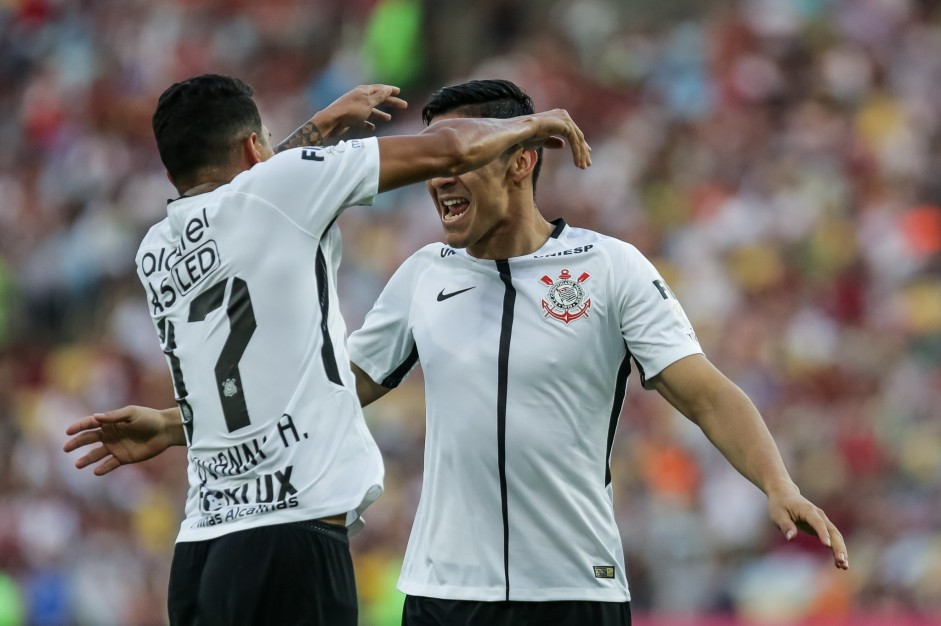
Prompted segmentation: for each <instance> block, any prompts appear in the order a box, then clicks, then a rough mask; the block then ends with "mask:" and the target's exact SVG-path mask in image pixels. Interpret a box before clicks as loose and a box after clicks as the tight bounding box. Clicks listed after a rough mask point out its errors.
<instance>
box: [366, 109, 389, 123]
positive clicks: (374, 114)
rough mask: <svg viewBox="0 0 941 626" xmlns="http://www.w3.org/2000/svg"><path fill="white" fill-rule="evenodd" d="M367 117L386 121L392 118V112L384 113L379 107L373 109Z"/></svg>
mask: <svg viewBox="0 0 941 626" xmlns="http://www.w3.org/2000/svg"><path fill="white" fill-rule="evenodd" d="M369 119H379V120H382V121H384V122H388V121H389V120H391V119H392V114H391V113H386V112H385V111H380V110H379V109H373V110H372V111H371V112H370V113H369Z"/></svg>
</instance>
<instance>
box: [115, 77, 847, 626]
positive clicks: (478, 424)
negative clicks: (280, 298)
mask: <svg viewBox="0 0 941 626" xmlns="http://www.w3.org/2000/svg"><path fill="white" fill-rule="evenodd" d="M527 111H532V102H531V101H530V100H529V98H528V97H527V96H526V95H525V94H523V93H522V92H521V91H520V90H519V89H518V88H517V87H516V86H515V85H513V84H512V83H508V82H506V81H471V82H470V83H466V84H464V85H458V86H455V87H449V88H446V89H444V90H441V91H440V92H438V93H437V94H435V95H434V96H433V97H432V99H431V101H430V102H429V104H428V106H426V108H425V110H424V112H423V116H424V118H425V121H426V122H428V123H429V124H430V125H429V128H434V127H435V126H437V125H438V124H441V123H447V121H448V120H451V119H454V118H466V117H472V118H473V117H482V116H490V117H512V116H515V115H519V114H521V113H525V112H527ZM540 159H541V154H540V152H539V151H538V150H532V149H528V148H526V147H516V148H514V149H512V150H510V151H508V152H507V153H505V154H504V155H502V156H501V157H500V158H498V159H495V160H494V161H492V162H491V163H489V164H487V165H486V166H484V167H482V168H479V169H478V170H475V171H473V172H469V173H466V174H463V175H459V176H451V177H440V178H434V179H432V180H431V181H429V183H428V187H429V191H430V193H431V195H432V198H433V199H434V201H435V205H436V207H437V209H438V212H439V216H440V218H441V221H442V225H443V227H444V230H445V233H446V237H447V241H448V245H442V244H433V245H430V246H426V247H425V248H423V249H422V250H420V251H418V252H417V253H416V254H414V255H413V256H412V257H410V258H409V259H408V260H407V261H406V262H405V263H404V264H403V265H402V267H401V268H400V269H399V270H398V271H397V272H396V273H395V275H394V276H393V278H392V279H391V280H390V282H389V284H388V285H387V286H386V288H385V289H384V290H383V292H382V294H381V295H380V297H379V300H378V301H377V303H376V305H375V306H374V307H373V309H372V311H370V313H369V315H368V316H367V318H366V322H365V324H364V326H363V328H362V329H361V330H359V331H357V332H356V333H354V334H353V335H352V337H351V338H350V354H351V358H352V360H353V363H354V364H355V365H354V367H353V371H354V373H355V375H356V380H357V390H358V393H359V397H360V400H361V402H362V403H363V404H364V405H365V404H368V403H370V402H372V401H374V400H376V399H377V398H379V397H381V396H382V395H384V394H385V393H387V392H388V391H389V390H390V389H391V388H394V387H395V386H397V385H398V384H399V383H400V382H401V380H402V379H403V378H404V376H405V375H406V374H407V373H408V371H409V370H410V369H411V368H412V367H413V366H414V365H415V364H416V362H420V363H421V364H422V368H423V371H424V374H425V381H426V382H425V397H426V409H427V416H426V420H427V430H426V447H425V472H424V479H423V480H424V484H423V489H422V496H421V502H420V504H419V510H418V513H417V515H416V519H415V523H414V525H413V528H412V535H411V537H410V539H409V544H408V548H407V551H406V557H405V562H404V564H403V569H402V576H401V578H400V582H399V588H400V589H401V590H402V591H404V592H405V593H406V594H408V598H407V600H406V607H405V614H404V616H403V624H407V625H424V624H481V625H487V626H494V625H501V624H507V625H509V624H519V623H534V624H535V623H539V624H542V623H546V624H563V625H564V624H572V625H576V624H577V625H581V624H601V625H604V624H627V623H629V622H630V611H629V598H630V596H629V593H628V586H627V580H626V576H625V572H624V562H623V552H622V548H621V544H620V539H619V534H618V532H617V528H616V526H615V521H614V514H613V506H612V502H611V486H610V473H609V471H608V461H609V457H610V453H611V445H612V441H613V437H614V433H615V429H616V426H617V418H618V416H619V414H620V411H621V406H622V402H623V398H624V392H625V388H626V382H627V377H628V375H629V373H630V371H631V360H633V361H634V363H635V364H636V365H637V369H638V373H639V375H640V376H641V379H642V382H643V383H644V386H645V387H647V388H652V389H656V390H657V391H658V392H660V393H661V394H662V395H663V396H664V397H665V398H666V399H667V400H669V401H670V402H671V403H672V404H673V405H674V406H676V407H677V408H678V409H679V410H680V411H681V412H683V413H684V414H685V415H686V416H687V417H689V418H690V419H691V420H693V421H694V422H695V423H697V424H698V425H699V426H700V427H701V428H702V429H703V431H704V432H705V433H706V434H707V436H708V437H709V438H710V440H711V441H713V442H714V443H715V445H716V446H717V447H718V448H719V449H720V450H721V451H722V452H723V454H725V456H726V457H727V458H728V459H729V460H730V461H731V462H732V463H733V465H734V466H735V467H736V468H737V469H738V470H739V471H741V473H742V474H744V475H745V476H746V477H747V478H748V479H750V480H751V481H752V482H754V483H755V484H756V485H757V486H758V487H760V488H761V489H762V490H763V491H764V492H765V493H766V494H767V495H768V499H769V513H770V515H771V517H772V519H773V520H774V522H775V523H776V524H777V525H778V526H779V527H780V528H781V530H782V532H783V533H784V534H785V536H786V537H787V538H788V539H791V538H793V537H794V535H795V533H796V529H797V526H798V525H800V526H801V527H803V528H804V529H805V530H809V531H810V532H813V533H815V534H817V535H818V536H819V537H820V540H821V541H822V542H823V543H824V544H825V545H829V546H830V547H831V549H832V552H833V556H834V561H835V563H836V565H837V566H838V567H840V568H844V569H845V568H846V567H848V561H847V556H846V547H845V545H844V543H843V539H842V537H841V535H840V533H839V531H838V530H837V529H836V528H835V527H834V526H833V524H832V523H830V522H829V520H828V519H827V518H826V516H825V515H824V513H823V512H822V511H821V510H819V509H818V508H817V507H815V506H814V505H813V504H812V503H810V502H809V501H807V500H806V499H805V498H803V497H802V496H800V494H799V491H798V490H797V487H796V486H795V485H794V483H793V482H792V481H791V479H790V477H789V476H788V473H787V471H786V469H785V468H784V465H783V463H782V461H781V458H780V455H779V453H778V451H777V448H776V446H775V444H774V442H773V440H772V439H771V436H770V434H769V433H768V431H767V428H766V427H765V426H764V423H763V421H762V420H761V417H760V416H759V415H758V412H757V410H756V409H755V407H754V405H753V404H752V403H751V402H750V401H749V400H748V398H747V397H745V396H744V394H742V392H741V391H740V390H739V389H738V388H737V387H735V386H734V385H733V384H732V383H731V382H730V381H728V379H726V378H725V377H724V376H722V375H721V374H720V373H719V372H718V371H717V370H716V369H715V368H714V367H713V366H712V365H711V364H709V362H708V361H707V360H706V359H705V357H704V356H703V355H702V352H701V349H700V347H699V344H698V342H697V340H696V338H695V335H694V333H693V329H692V328H691V326H690V324H689V322H688V320H687V318H686V315H685V314H684V313H683V310H682V308H681V307H680V305H679V303H678V302H677V300H676V298H675V297H674V296H673V294H672V292H671V291H670V290H669V287H667V285H666V283H665V282H664V281H663V279H662V278H661V277H660V276H659V274H658V273H657V271H656V270H655V269H654V268H653V266H652V265H651V264H650V263H649V262H648V261H647V260H646V259H645V258H644V257H643V256H642V255H641V254H640V253H639V252H638V251H637V250H636V249H635V248H633V247H632V246H630V245H629V244H627V243H624V242H622V241H618V240H615V239H612V238H610V237H606V236H604V235H600V234H598V233H594V232H591V231H586V230H581V229H576V228H572V227H569V226H567V225H565V223H564V222H562V221H561V220H557V221H555V222H547V221H546V220H545V219H544V218H543V216H542V215H541V213H540V212H539V210H538V208H537V207H536V205H535V201H534V191H535V184H536V179H537V177H538V172H539V166H540ZM103 419H105V420H107V421H108V423H109V426H110V427H111V428H114V427H116V426H118V425H120V424H126V423H128V421H129V420H130V423H132V424H140V426H139V427H137V428H135V429H134V431H135V432H136V433H137V434H138V435H140V436H141V438H142V439H143V440H144V441H147V442H150V443H153V442H154V441H155V439H156V436H146V434H145V433H146V432H147V431H150V432H153V433H155V434H156V433H159V432H161V431H162V429H163V428H164V426H162V424H166V423H168V421H167V418H166V417H161V414H159V413H157V412H155V411H152V410H144V409H140V408H131V409H128V408H126V409H122V410H119V411H115V412H112V413H111V414H108V415H107V416H106V417H104V418H103ZM112 432H114V431H112ZM114 436H115V441H114V442H110V444H109V446H108V447H109V448H110V450H111V451H112V453H116V454H120V455H121V458H122V459H123V461H122V462H134V461H136V460H138V459H137V458H136V456H138V454H137V452H136V451H135V450H133V449H132V450H122V449H121V448H120V445H119V443H120V444H130V440H129V438H128V437H126V436H119V435H117V434H115V435H114ZM154 445H156V446H157V447H158V448H159V447H161V446H162V445H163V444H160V443H159V442H158V443H156V444H154Z"/></svg>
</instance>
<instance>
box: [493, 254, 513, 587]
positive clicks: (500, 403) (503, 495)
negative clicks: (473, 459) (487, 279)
mask: <svg viewBox="0 0 941 626" xmlns="http://www.w3.org/2000/svg"><path fill="white" fill-rule="evenodd" d="M497 271H499V272H500V280H502V281H503V284H504V286H505V287H506V291H505V292H504V293H503V321H502V323H501V327H500V353H499V357H498V359H497V463H498V465H499V470H500V504H501V506H502V508H503V576H504V579H505V580H506V599H507V601H509V600H510V515H509V502H508V500H507V490H506V395H507V386H508V380H509V373H510V336H511V335H512V333H513V309H514V308H515V305H516V288H515V287H513V279H512V278H511V277H510V262H509V261H497Z"/></svg>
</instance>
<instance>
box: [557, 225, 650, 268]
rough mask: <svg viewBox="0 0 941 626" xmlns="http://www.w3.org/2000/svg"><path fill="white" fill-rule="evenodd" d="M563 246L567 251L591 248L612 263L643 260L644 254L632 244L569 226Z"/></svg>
mask: <svg viewBox="0 0 941 626" xmlns="http://www.w3.org/2000/svg"><path fill="white" fill-rule="evenodd" d="M562 244H563V245H564V247H565V248H566V249H580V250H584V249H586V248H587V247H589V246H590V247H591V248H593V249H594V250H595V251H598V252H601V253H602V254H604V255H605V256H606V257H608V259H609V261H610V262H611V263H620V262H623V261H624V260H631V259H636V258H643V254H641V252H640V251H639V250H638V249H637V248H636V247H635V246H633V245H632V244H630V243H628V242H626V241H623V240H621V239H618V238H616V237H612V236H610V235H605V234H603V233H599V232H596V231H593V230H588V229H587V228H577V227H574V226H569V227H568V228H567V229H566V230H565V234H564V240H563V241H562Z"/></svg>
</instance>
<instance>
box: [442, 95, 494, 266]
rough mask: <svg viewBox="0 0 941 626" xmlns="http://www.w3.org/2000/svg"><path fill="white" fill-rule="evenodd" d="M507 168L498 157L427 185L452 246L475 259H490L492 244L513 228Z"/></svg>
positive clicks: (445, 116)
mask: <svg viewBox="0 0 941 626" xmlns="http://www.w3.org/2000/svg"><path fill="white" fill-rule="evenodd" d="M455 117H461V116H459V115H451V114H448V115H441V116H439V117H436V118H434V119H433V120H432V124H433V123H435V122H436V121H438V120H442V119H448V118H455ZM507 168H508V161H507V159H506V158H505V157H498V158H497V159H495V160H493V161H491V162H490V163H488V164H487V165H484V166H483V167H481V168H478V169H476V170H474V171H472V172H467V173H466V174H461V175H459V176H449V177H440V178H432V179H431V180H429V181H428V182H427V185H428V192H429V193H430V194H431V198H432V200H434V202H435V207H436V208H437V209H438V217H439V218H440V219H441V225H442V226H443V227H444V232H445V236H446V237H447V240H448V245H450V246H451V247H454V248H468V252H470V253H471V254H472V255H473V256H476V257H480V258H487V257H488V255H487V252H486V250H487V246H488V243H490V240H491V239H493V238H494V237H495V236H496V235H498V234H499V233H500V232H501V230H503V229H508V228H512V224H511V215H510V211H509V195H508V190H509V188H508V181H507Z"/></svg>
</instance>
